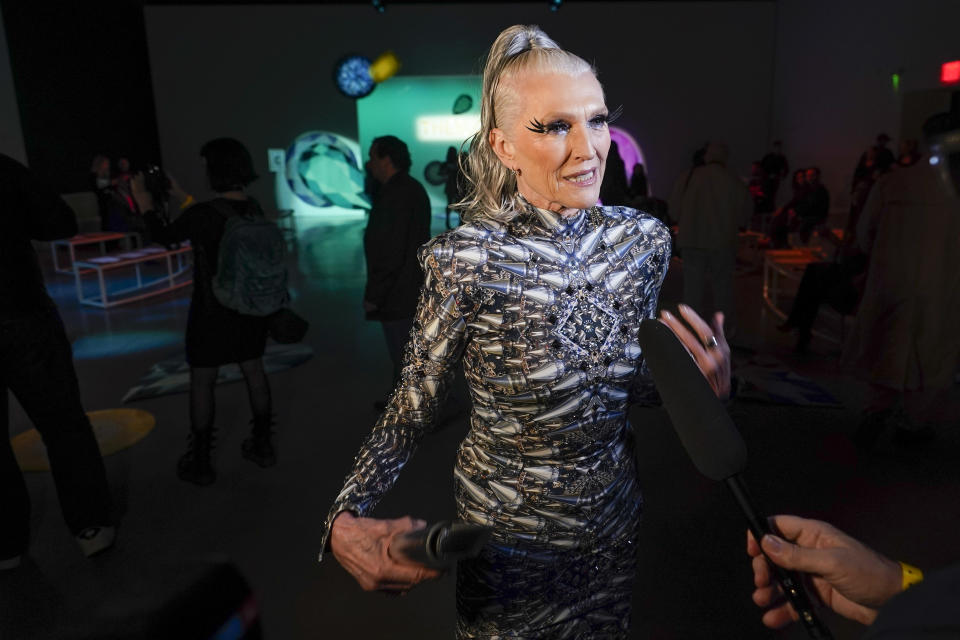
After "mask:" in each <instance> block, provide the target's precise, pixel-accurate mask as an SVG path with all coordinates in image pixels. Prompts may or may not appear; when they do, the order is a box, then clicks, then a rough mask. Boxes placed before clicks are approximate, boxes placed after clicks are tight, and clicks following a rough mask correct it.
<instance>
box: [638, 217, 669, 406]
mask: <svg viewBox="0 0 960 640" xmlns="http://www.w3.org/2000/svg"><path fill="white" fill-rule="evenodd" d="M653 235H654V236H656V238H657V241H658V242H659V243H660V244H661V246H663V247H665V250H664V256H663V261H662V263H661V266H660V269H659V272H658V273H656V275H655V276H654V277H653V278H651V279H650V281H649V282H647V283H646V284H645V285H644V288H643V290H641V291H640V292H639V295H638V297H637V299H638V301H639V302H638V304H637V311H638V313H639V316H640V319H641V320H644V319H646V318H656V317H657V305H658V303H659V300H660V289H661V288H662V287H663V281H664V279H665V278H666V277H667V270H668V269H669V268H670V256H671V253H672V252H671V241H670V231H669V229H667V228H666V227H665V226H664V225H657V226H656V227H655V229H654V231H653ZM631 348H634V349H636V350H638V351H639V350H640V345H639V344H637V343H636V342H634V343H633V344H632V345H631ZM630 404H638V405H641V406H646V407H658V406H660V405H661V404H662V401H661V399H660V392H659V391H657V387H656V385H655V384H654V382H653V376H651V375H650V369H648V368H647V362H646V359H644V360H642V361H641V364H640V371H639V373H638V374H637V377H636V378H635V379H634V381H633V384H632V385H630Z"/></svg>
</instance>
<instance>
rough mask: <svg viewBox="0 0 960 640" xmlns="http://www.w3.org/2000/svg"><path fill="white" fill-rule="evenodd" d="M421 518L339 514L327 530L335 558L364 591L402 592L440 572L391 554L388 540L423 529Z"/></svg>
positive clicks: (439, 574) (432, 578) (345, 512)
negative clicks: (361, 516)
mask: <svg viewBox="0 0 960 640" xmlns="http://www.w3.org/2000/svg"><path fill="white" fill-rule="evenodd" d="M426 525H427V523H426V522H424V521H423V520H414V519H413V518H410V517H409V516H408V517H406V518H399V519H396V520H379V519H375V518H358V517H356V516H354V515H353V514H352V513H350V512H349V511H344V512H342V513H340V515H338V516H337V517H336V518H335V519H334V521H333V525H332V530H331V532H330V548H331V549H332V551H333V555H334V557H336V559H337V561H338V562H339V563H340V564H341V565H342V566H343V568H344V569H346V570H347V571H348V572H349V573H350V574H351V575H352V576H353V577H354V578H356V580H357V582H358V583H360V586H361V587H362V588H363V589H364V591H387V592H390V593H396V594H399V595H403V594H404V593H406V592H407V591H409V590H410V589H411V588H412V587H414V586H416V585H417V584H418V583H420V582H423V581H424V580H434V579H436V578H439V577H440V576H441V575H442V574H441V572H440V571H437V570H435V569H431V568H429V567H426V566H424V565H421V564H416V563H411V562H409V561H407V560H403V559H396V558H393V557H392V556H391V555H390V551H389V550H390V543H391V542H392V541H393V539H394V538H396V537H397V536H400V535H403V534H404V533H407V532H409V531H416V530H417V529H422V528H424V527H425V526H426Z"/></svg>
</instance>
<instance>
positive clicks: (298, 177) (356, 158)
mask: <svg viewBox="0 0 960 640" xmlns="http://www.w3.org/2000/svg"><path fill="white" fill-rule="evenodd" d="M363 179H364V171H363V161H362V156H361V155H360V147H359V145H358V144H357V143H356V142H355V141H353V140H350V139H349V138H346V137H344V136H341V135H338V134H336V133H331V132H329V131H308V132H306V133H303V134H301V135H300V136H298V137H297V138H296V140H294V141H293V143H292V144H291V145H290V146H289V147H288V148H287V151H286V156H285V160H284V165H283V170H282V171H278V172H277V173H276V197H277V208H278V209H291V210H293V212H294V215H295V216H297V217H316V216H322V217H324V218H331V219H332V218H337V217H347V218H357V217H360V216H363V212H364V210H366V209H369V208H370V201H369V198H368V197H367V195H366V194H365V193H364V191H363Z"/></svg>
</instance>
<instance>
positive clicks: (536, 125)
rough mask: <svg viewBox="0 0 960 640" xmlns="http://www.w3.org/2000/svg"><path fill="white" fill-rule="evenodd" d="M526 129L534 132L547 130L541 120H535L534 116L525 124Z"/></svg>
mask: <svg viewBox="0 0 960 640" xmlns="http://www.w3.org/2000/svg"><path fill="white" fill-rule="evenodd" d="M530 125H533V126H530ZM527 129H528V130H529V131H533V132H534V133H546V132H547V127H546V126H545V125H544V124H543V123H542V122H540V121H539V120H537V119H536V118H534V119H533V120H531V121H530V124H528V125H527Z"/></svg>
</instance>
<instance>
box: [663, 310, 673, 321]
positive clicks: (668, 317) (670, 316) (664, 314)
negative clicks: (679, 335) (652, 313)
mask: <svg viewBox="0 0 960 640" xmlns="http://www.w3.org/2000/svg"><path fill="white" fill-rule="evenodd" d="M660 315H662V316H663V317H664V318H666V319H667V320H672V319H673V316H672V315H671V314H670V312H669V311H667V310H666V309H664V310H663V311H661V312H660Z"/></svg>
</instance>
